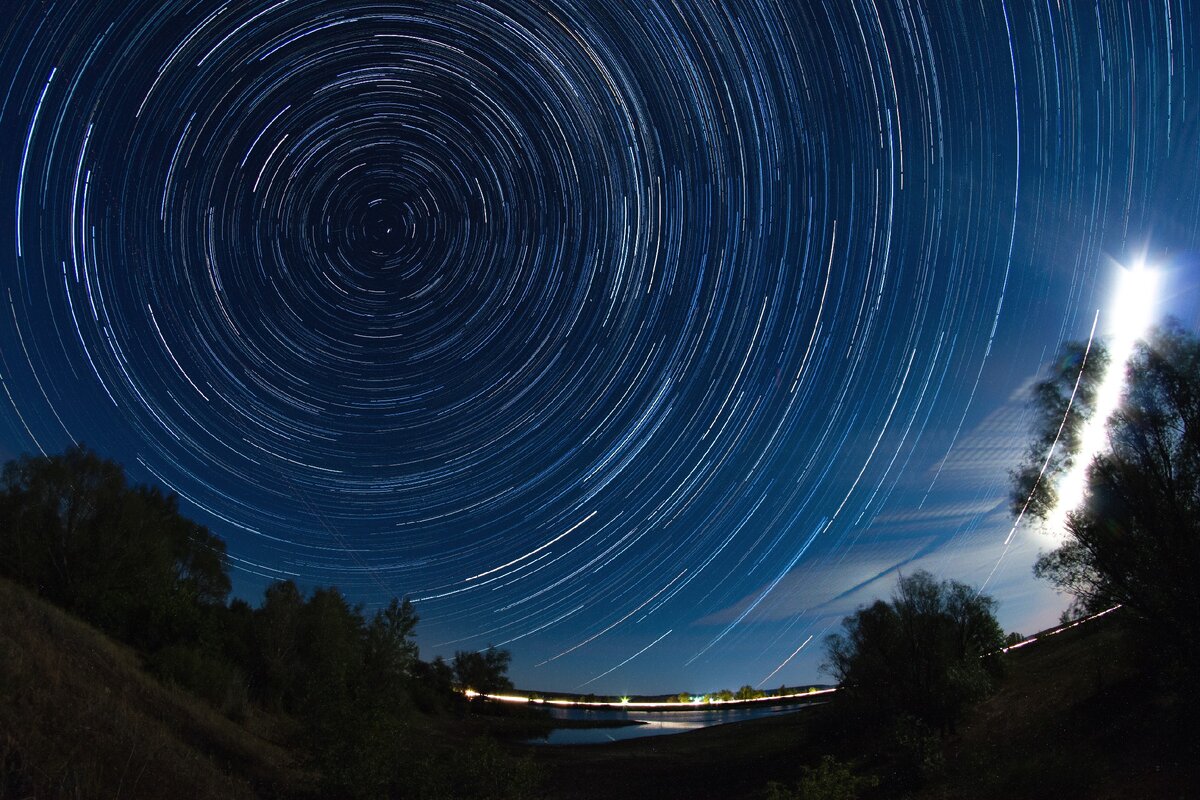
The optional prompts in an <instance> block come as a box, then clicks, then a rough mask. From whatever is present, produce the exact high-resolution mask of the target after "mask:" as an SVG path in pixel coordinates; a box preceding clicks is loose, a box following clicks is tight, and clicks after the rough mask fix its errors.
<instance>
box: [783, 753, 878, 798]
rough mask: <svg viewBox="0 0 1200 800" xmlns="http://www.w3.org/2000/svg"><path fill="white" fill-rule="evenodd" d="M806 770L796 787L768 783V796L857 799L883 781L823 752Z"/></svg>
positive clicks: (803, 768)
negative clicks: (856, 770)
mask: <svg viewBox="0 0 1200 800" xmlns="http://www.w3.org/2000/svg"><path fill="white" fill-rule="evenodd" d="M802 770H803V773H802V775H801V777H800V781H799V782H798V783H797V784H796V786H795V788H794V789H789V788H788V787H787V786H785V785H783V784H782V783H778V782H776V781H772V782H771V783H769V784H767V800H857V798H858V797H859V796H860V795H861V793H862V792H863V791H864V790H866V789H872V788H874V787H876V786H878V785H879V779H878V778H876V777H874V776H872V775H856V774H855V773H854V771H853V769H851V766H850V765H849V764H847V763H844V762H842V761H838V760H837V759H836V758H834V757H833V756H823V757H822V758H821V760H820V761H819V762H818V763H817V765H816V766H815V767H808V766H806V767H802Z"/></svg>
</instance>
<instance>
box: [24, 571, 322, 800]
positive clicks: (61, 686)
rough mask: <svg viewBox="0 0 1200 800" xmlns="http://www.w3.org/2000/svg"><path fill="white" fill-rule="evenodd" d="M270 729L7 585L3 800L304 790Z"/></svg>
mask: <svg viewBox="0 0 1200 800" xmlns="http://www.w3.org/2000/svg"><path fill="white" fill-rule="evenodd" d="M266 722H267V721H266V720H263V719H257V718H255V717H254V716H251V718H250V719H249V720H247V724H246V725H245V726H242V725H239V724H235V723H234V722H231V721H230V720H228V719H225V718H224V717H222V716H220V715H219V714H218V713H216V712H215V711H213V710H212V709H211V708H210V707H209V706H207V705H205V704H204V703H202V702H201V701H199V700H196V699H194V698H193V697H191V696H190V695H187V694H185V693H183V692H180V691H177V690H174V689H172V688H169V687H165V686H163V685H161V684H160V683H158V682H157V681H156V680H155V679H154V678H152V677H150V676H149V675H148V674H146V673H145V672H144V671H143V670H142V667H141V662H140V659H139V657H138V655H137V654H136V653H134V652H133V651H132V650H130V649H129V648H127V647H124V646H121V645H119V644H116V643H114V642H113V641H112V640H111V639H109V638H107V637H106V636H104V635H103V634H101V633H99V632H97V631H96V630H94V629H93V628H91V627H90V626H88V625H86V624H84V623H83V622H80V621H79V620H77V619H74V618H73V617H71V616H69V615H67V614H66V613H64V612H62V611H60V610H59V609H57V608H55V607H53V606H51V605H49V604H47V603H45V602H43V601H41V600H39V599H38V598H36V597H34V596H33V595H32V594H30V593H29V592H28V591H26V590H25V589H23V588H21V587H19V586H17V585H15V584H13V583H11V582H9V581H7V580H0V798H25V797H38V798H54V797H73V798H74V797H80V798H90V797H196V798H250V797H273V796H282V795H285V794H295V793H297V792H299V791H302V790H303V789H304V787H305V786H306V785H307V783H308V781H307V780H306V777H305V776H304V775H303V774H302V773H301V772H300V771H299V770H297V768H296V766H295V762H294V760H293V758H292V756H291V755H289V753H288V752H287V751H286V750H285V749H284V748H283V747H281V746H280V745H279V743H278V741H277V740H278V737H277V736H274V735H272V732H271V731H269V730H262V731H260V733H259V734H255V733H252V731H254V730H255V729H256V727H258V728H264V727H265V724H264V723H266Z"/></svg>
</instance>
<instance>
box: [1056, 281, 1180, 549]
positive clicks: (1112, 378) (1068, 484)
mask: <svg viewBox="0 0 1200 800" xmlns="http://www.w3.org/2000/svg"><path fill="white" fill-rule="evenodd" d="M1158 282H1159V276H1158V273H1157V272H1156V271H1155V270H1153V269H1149V268H1147V267H1146V265H1145V264H1144V263H1142V262H1141V261H1139V262H1137V263H1136V264H1134V266H1132V267H1130V268H1128V269H1122V270H1121V271H1120V275H1119V277H1118V279H1117V287H1116V291H1115V292H1114V294H1113V299H1112V301H1111V303H1110V305H1109V319H1108V326H1109V328H1110V333H1109V339H1108V350H1109V356H1110V361H1109V364H1108V368H1107V370H1106V372H1105V373H1104V378H1103V379H1102V381H1101V383H1100V387H1099V389H1098V390H1097V393H1096V408H1095V411H1094V412H1093V414H1092V416H1091V417H1089V418H1088V419H1087V420H1086V421H1085V422H1084V425H1083V430H1082V431H1081V433H1080V447H1079V452H1078V453H1077V454H1076V456H1075V459H1074V462H1073V463H1072V465H1071V468H1070V470H1068V471H1067V473H1066V474H1065V475H1064V476H1063V477H1062V480H1061V481H1060V482H1059V484H1058V503H1057V504H1056V505H1055V507H1054V510H1053V511H1052V512H1051V513H1050V516H1049V517H1048V518H1047V519H1046V530H1047V531H1048V532H1049V533H1050V534H1051V535H1052V536H1055V537H1061V536H1062V535H1063V534H1064V532H1065V526H1066V521H1067V515H1068V514H1070V513H1071V512H1072V511H1074V510H1075V509H1077V508H1078V507H1079V505H1080V503H1082V502H1083V497H1084V488H1085V480H1086V478H1087V469H1088V467H1089V466H1090V465H1091V463H1092V460H1093V459H1094V458H1095V457H1096V456H1097V455H1098V454H1099V453H1100V452H1102V451H1103V450H1104V448H1105V447H1106V446H1107V444H1108V438H1107V437H1108V420H1109V417H1111V416H1112V414H1113V412H1114V411H1116V410H1117V406H1118V405H1119V404H1120V402H1121V397H1122V395H1123V394H1124V393H1125V376H1126V367H1127V366H1128V363H1129V359H1130V357H1131V356H1132V355H1133V348H1134V346H1135V345H1136V344H1137V341H1138V339H1140V338H1141V337H1142V336H1143V335H1144V334H1145V333H1146V331H1147V329H1149V327H1150V325H1151V324H1152V323H1153V321H1154V315H1155V307H1156V303H1157V294H1158Z"/></svg>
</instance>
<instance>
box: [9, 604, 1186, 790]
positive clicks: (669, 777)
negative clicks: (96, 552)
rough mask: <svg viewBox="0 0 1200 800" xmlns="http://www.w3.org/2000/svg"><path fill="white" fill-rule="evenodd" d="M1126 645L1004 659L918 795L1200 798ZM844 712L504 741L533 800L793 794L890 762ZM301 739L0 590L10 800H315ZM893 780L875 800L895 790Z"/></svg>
mask: <svg viewBox="0 0 1200 800" xmlns="http://www.w3.org/2000/svg"><path fill="white" fill-rule="evenodd" d="M1114 616H1115V615H1114ZM1126 638H1127V636H1126V634H1125V632H1124V631H1123V629H1122V626H1121V624H1120V620H1117V619H1107V618H1106V619H1102V620H1098V621H1096V622H1094V623H1090V624H1088V625H1084V626H1080V627H1078V628H1075V629H1072V630H1069V631H1067V632H1064V633H1062V634H1060V635H1057V636H1052V637H1049V638H1047V639H1045V640H1044V641H1041V642H1038V643H1036V644H1034V645H1030V646H1028V647H1024V648H1021V649H1019V650H1015V651H1013V652H1011V653H1009V654H1008V655H1007V656H1006V659H1007V661H1008V662H1009V663H1008V677H1007V679H1006V680H1005V682H1004V683H1003V684H1002V685H1001V688H1000V690H999V691H998V692H997V693H996V694H995V695H994V696H992V697H991V698H989V699H988V700H986V701H984V702H983V703H982V704H980V705H979V706H977V707H976V708H975V709H974V710H973V711H972V712H971V715H970V718H969V719H968V721H967V723H966V724H965V725H964V726H963V727H962V728H961V729H960V732H959V734H958V735H957V736H955V737H953V738H951V739H950V740H949V741H947V742H946V743H945V765H944V767H943V768H941V769H940V770H939V771H938V772H937V773H936V774H935V775H934V776H933V778H932V779H931V780H930V782H929V783H928V785H927V786H926V787H925V788H924V789H923V790H921V792H920V793H919V794H916V795H914V796H916V797H923V798H983V799H985V800H986V799H987V798H1053V800H1071V799H1072V798H1081V799H1082V798H1186V797H1197V796H1200V794H1198V793H1197V790H1196V789H1195V787H1197V786H1200V772H1198V771H1197V768H1196V767H1195V766H1194V765H1195V764H1197V763H1200V752H1198V751H1197V744H1196V743H1197V740H1198V736H1197V729H1196V727H1195V726H1194V723H1192V722H1191V719H1190V717H1189V716H1188V715H1187V714H1186V713H1185V711H1184V707H1183V706H1182V704H1181V703H1180V702H1179V701H1178V700H1176V699H1175V698H1174V697H1173V696H1172V695H1171V694H1169V693H1166V692H1164V691H1162V690H1161V689H1159V688H1158V687H1157V685H1156V683H1155V681H1153V680H1152V679H1151V678H1150V677H1148V676H1146V675H1145V674H1144V673H1143V672H1141V671H1140V670H1139V668H1138V664H1137V662H1136V661H1135V660H1134V659H1133V658H1132V657H1131V656H1130V655H1129V652H1128V649H1127V647H1126ZM833 713H834V709H833V707H832V706H830V705H826V706H821V707H816V708H811V709H808V710H805V711H801V712H798V713H796V714H790V715H783V716H778V717H773V718H768V719H762V720H754V721H751V722H745V723H737V724H733V725H724V726H719V727H715V728H709V729H704V730H700V731H696V732H693V733H686V734H679V735H675V736H663V737H653V738H647V739H640V740H632V741H626V742H619V743H615V744H612V745H598V746H588V747H554V748H549V747H527V746H523V745H518V744H509V745H506V746H505V747H506V749H507V750H509V751H510V752H511V753H516V754H527V755H528V754H531V755H532V758H533V759H534V762H535V764H536V765H537V766H538V770H537V772H540V773H541V786H540V789H537V790H534V792H533V794H532V796H542V797H547V798H604V800H613V799H614V798H638V797H645V798H671V797H687V798H710V797H711V798H737V797H747V798H754V797H758V798H764V797H766V786H767V783H768V781H772V780H774V781H780V782H783V783H784V784H791V783H793V782H794V781H795V780H797V779H798V778H799V776H800V774H801V772H802V768H803V766H804V765H806V764H813V763H815V762H816V761H817V760H818V759H820V758H821V757H822V756H824V755H826V754H831V755H834V756H836V757H837V758H839V759H841V760H843V761H846V762H852V763H854V764H855V765H856V769H860V770H861V771H863V772H870V770H872V769H873V768H876V767H878V765H877V764H874V763H873V762H872V757H871V755H870V754H864V753H861V752H855V749H854V745H853V744H852V743H850V742H849V741H848V740H847V739H845V738H844V737H840V736H839V735H837V733H836V727H837V726H836V725H835V724H834V723H835V722H836V720H834V719H832V715H833ZM428 725H429V735H430V736H431V737H435V738H438V739H440V740H442V741H443V742H447V743H448V744H452V743H453V742H454V741H457V740H460V736H461V741H466V740H467V736H469V735H474V734H477V733H481V732H486V731H488V730H492V731H497V730H500V731H503V730H504V729H505V728H504V726H503V725H493V724H491V723H488V722H486V721H484V722H481V721H480V720H479V719H475V718H472V719H468V720H461V719H445V720H434V719H431V720H429V722H428ZM517 727H518V728H519V727H520V726H517ZM457 728H469V729H470V730H469V731H468V732H467V733H463V734H458V733H456V732H455V730H456V729H457ZM293 733H294V732H293V731H291V730H289V727H288V723H287V721H286V719H284V718H280V717H274V716H268V715H264V714H261V713H260V712H257V711H255V710H251V713H250V716H249V717H248V718H247V719H246V720H245V721H244V722H241V723H237V722H233V721H231V720H229V719H226V718H225V717H223V716H221V715H220V714H219V713H217V712H216V711H214V710H213V709H212V708H211V707H210V706H208V705H206V704H205V703H203V702H201V701H199V700H196V699H194V698H193V697H191V696H190V695H188V694H186V693H183V692H181V691H178V690H175V689H172V688H170V687H166V686H163V685H162V684H160V683H158V682H157V681H156V680H155V679H154V678H152V677H151V676H149V675H148V674H147V673H146V672H145V671H144V670H143V669H142V665H141V659H140V657H139V656H138V655H137V653H135V652H134V651H132V650H130V649H129V648H126V647H124V646H122V645H119V644H116V643H114V642H113V641H111V640H110V639H108V638H107V637H105V636H104V635H102V634H100V633H98V632H97V631H95V630H94V629H92V628H91V627H89V626H88V625H86V624H84V623H82V622H80V621H78V620H76V619H74V618H72V617H70V616H68V615H67V614H65V613H63V612H62V611H60V610H58V609H56V608H54V607H52V606H50V605H48V604H46V603H44V602H42V601H41V600H39V599H37V598H35V597H34V596H32V595H31V594H30V593H29V592H27V591H26V590H24V589H22V588H20V587H18V586H16V585H14V584H12V583H9V582H7V581H0V800H6V799H7V798H26V797H38V798H56V797H73V798H75V797H78V798H91V797H125V798H136V797H197V798H209V797H211V798H253V797H260V798H268V797H280V798H285V797H314V796H317V795H316V790H315V788H314V787H316V786H317V785H318V782H317V780H316V776H313V775H311V774H310V773H308V772H306V770H305V769H304V768H303V766H302V765H301V764H300V762H299V758H298V756H297V755H296V751H295V750H294V749H293V747H292V746H291V745H290V742H291V741H292V739H291V737H292V735H293ZM474 760H478V759H474ZM885 777H886V776H885ZM886 785H887V783H886V781H885V782H884V783H883V784H881V786H880V788H878V789H876V790H874V792H873V793H872V794H864V795H863V796H864V797H868V798H869V797H872V796H874V797H886V796H894V793H892V794H889V793H887V790H886V789H885V787H886Z"/></svg>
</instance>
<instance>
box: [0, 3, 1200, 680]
mask: <svg viewBox="0 0 1200 800" xmlns="http://www.w3.org/2000/svg"><path fill="white" fill-rule="evenodd" d="M1198 17H1200V8H1198V7H1197V6H1196V5H1195V4H1193V3H1191V2H1189V1H1188V0H1156V1H1155V2H1109V1H1108V0H1100V2H1096V3H1046V2H1033V0H1030V1H1029V2H1015V1H1014V0H1007V1H1006V0H996V2H980V3H975V2H971V3H966V2H932V3H918V2H906V1H904V0H845V1H844V2H841V1H839V2H819V1H818V0H813V2H800V1H799V0H746V1H745V2H741V0H729V1H728V2H714V1H713V0H670V1H668V0H644V1H641V2H636V3H618V2H599V0H595V1H593V0H588V1H587V2H580V1H577V0H444V1H443V0H434V1H432V2H409V1H408V0H397V1H396V2H377V1H376V2H365V1H363V0H261V1H260V0H231V1H230V2H220V0H186V1H185V0H13V1H12V2H9V3H7V4H6V5H5V7H4V15H3V20H2V21H0V32H2V33H0V35H2V38H0V299H2V303H0V457H3V459H5V460H7V459H11V458H15V457H17V456H18V455H20V454H22V453H31V454H35V455H36V454H40V453H47V454H54V453H60V452H62V451H63V450H65V449H66V448H67V447H70V446H72V445H73V444H76V443H82V444H86V445H87V446H88V447H89V448H91V449H92V450H94V451H96V452H97V453H99V454H101V455H102V456H104V457H106V458H111V459H113V460H115V461H117V462H119V463H121V464H123V465H124V466H125V467H126V469H127V471H128V473H129V475H130V479H131V480H134V481H137V482H145V483H150V484H153V485H157V486H161V487H163V489H164V490H166V491H169V492H173V493H175V494H177V495H178V497H179V500H180V509H181V511H182V512H183V513H184V514H185V515H187V516H189V517H191V518H193V519H195V520H196V521H198V522H200V523H202V524H204V525H206V526H207V527H208V528H209V529H210V530H212V531H213V532H214V533H215V534H217V535H219V536H220V537H221V538H223V539H224V540H225V542H226V543H227V547H228V557H229V563H230V565H231V567H232V569H233V575H234V588H235V594H239V595H241V596H243V597H246V598H248V599H249V600H251V601H252V602H256V601H257V598H259V597H261V593H262V590H263V588H264V587H265V586H267V585H268V584H269V583H270V582H272V581H275V580H282V579H291V580H294V581H296V583H297V584H298V585H299V586H300V587H301V588H302V589H304V590H311V589H312V588H314V587H317V586H331V585H332V586H337V587H338V588H339V589H341V590H342V591H343V592H344V593H345V594H346V595H347V596H348V597H349V598H350V599H351V600H352V601H354V602H361V603H362V604H363V605H364V608H365V609H366V610H367V611H370V610H372V609H374V608H378V607H379V606H380V605H382V604H384V603H386V602H387V601H388V599H390V598H391V597H392V596H394V595H395V596H401V597H403V596H407V597H409V598H411V599H412V600H413V602H414V604H415V606H416V609H417V612H418V614H419V615H420V624H419V626H418V636H419V643H420V646H421V653H422V656H423V657H425V658H431V657H432V656H434V655H436V654H444V655H452V654H453V652H454V651H455V650H478V649H482V648H485V647H487V646H488V645H495V646H497V647H503V648H505V649H508V650H510V651H511V652H512V654H513V662H512V666H511V670H510V674H511V677H512V678H513V679H514V681H515V683H516V684H517V686H518V687H523V688H529V689H543V690H559V691H580V692H595V693H597V694H629V693H642V694H649V693H657V692H664V693H665V692H679V691H692V692H700V691H710V690H715V689H717V688H721V687H727V686H738V685H742V684H746V683H749V684H752V685H763V686H764V688H775V687H777V686H778V685H779V684H781V683H786V684H788V685H796V684H804V683H817V682H822V681H825V682H828V680H829V678H828V677H827V676H824V675H822V674H821V673H819V671H818V667H819V664H820V661H821V660H822V647H821V643H822V639H823V637H824V635H826V634H827V633H829V632H832V631H833V630H836V628H837V626H838V625H839V624H840V622H841V619H842V617H843V616H845V615H846V614H847V613H850V612H852V611H853V610H854V609H855V608H856V607H857V606H859V605H860V604H863V603H868V602H871V601H873V600H874V599H875V598H877V597H882V598H887V597H889V596H890V594H891V592H892V590H893V588H894V586H895V582H896V579H897V576H898V575H899V574H909V573H910V572H912V571H915V570H917V569H927V570H929V571H930V572H932V573H933V574H934V575H935V576H937V577H939V578H953V579H955V580H961V581H964V582H968V583H972V584H974V585H977V586H978V585H981V584H985V583H986V588H987V591H988V592H989V593H990V594H992V595H993V596H994V597H996V598H997V599H998V600H999V602H1000V607H999V612H998V616H999V619H1000V621H1001V623H1002V624H1003V625H1004V627H1005V628H1006V630H1019V631H1023V632H1031V631H1034V630H1037V629H1039V628H1041V627H1045V626H1047V625H1049V624H1051V623H1053V622H1054V621H1055V620H1056V619H1057V618H1058V615H1059V613H1060V611H1061V610H1062V609H1063V608H1064V607H1065V605H1066V602H1067V600H1066V598H1062V597H1059V596H1057V595H1056V594H1055V593H1054V591H1053V589H1052V588H1051V587H1050V586H1048V585H1046V584H1043V583H1040V582H1037V581H1036V580H1035V579H1034V578H1033V577H1032V575H1031V571H1030V567H1031V565H1032V563H1033V561H1034V559H1035V558H1036V555H1037V552H1038V551H1039V549H1042V550H1044V549H1047V548H1048V547H1050V546H1052V545H1053V544H1054V541H1055V540H1054V534H1053V532H1051V531H1048V530H1046V529H1044V528H1043V527H1039V526H1036V525H1026V524H1021V525H1018V526H1017V527H1015V528H1014V527H1013V517H1012V514H1011V511H1010V498H1009V493H1010V486H1011V481H1010V478H1009V470H1010V469H1012V468H1013V467H1014V466H1016V464H1017V463H1018V462H1019V461H1020V460H1021V458H1022V457H1023V456H1024V455H1025V452H1026V447H1027V445H1028V442H1029V440H1030V437H1029V429H1028V425H1029V422H1030V419H1031V415H1030V411H1029V406H1028V398H1029V390H1030V387H1031V386H1032V385H1033V384H1034V382H1036V380H1038V378H1039V376H1044V375H1045V374H1046V373H1047V371H1048V369H1049V368H1050V366H1051V365H1052V363H1053V361H1054V359H1055V357H1056V354H1057V353H1058V352H1059V349H1060V346H1061V345H1062V344H1063V343H1064V342H1066V341H1070V340H1085V339H1087V337H1088V336H1089V334H1091V333H1092V332H1093V330H1094V333H1095V336H1096V338H1097V340H1101V341H1103V340H1106V339H1107V337H1110V336H1112V335H1113V334H1114V333H1120V334H1121V335H1122V336H1124V335H1125V333H1127V332H1128V330H1129V324H1128V322H1127V321H1126V322H1124V323H1123V321H1122V320H1123V318H1124V316H1125V315H1126V314H1136V315H1137V318H1138V319H1140V320H1143V321H1145V322H1146V324H1154V323H1156V322H1158V321H1161V320H1162V319H1165V318H1166V317H1167V316H1169V315H1173V316H1175V317H1176V318H1177V319H1179V320H1180V322H1181V324H1183V325H1184V326H1186V327H1192V328H1194V327H1196V326H1197V325H1198V324H1200V292H1198V290H1197V287H1198V286H1200V233H1198V227H1197V221H1198V220H1200V181H1198V180H1197V176H1198V175H1200V55H1198V54H1200V22H1198ZM1135 266H1136V267H1137V268H1139V269H1142V270H1146V271H1147V272H1146V274H1150V273H1153V275H1154V285H1155V286H1156V287H1157V288H1156V290H1155V291H1153V292H1143V293H1141V295H1144V296H1145V297H1144V301H1145V302H1144V303H1143V305H1142V306H1140V307H1139V308H1138V309H1135V310H1129V311H1121V310H1120V309H1121V306H1120V305H1119V304H1116V303H1115V300H1114V297H1115V296H1118V295H1121V294H1123V293H1121V292H1117V291H1116V288H1117V287H1118V286H1119V285H1120V282H1121V281H1122V280H1123V278H1122V276H1123V275H1124V274H1125V271H1126V270H1129V269H1133V268H1135ZM1139 285H1140V284H1139ZM1135 333H1136V332H1135ZM1122 341H1124V340H1122Z"/></svg>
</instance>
